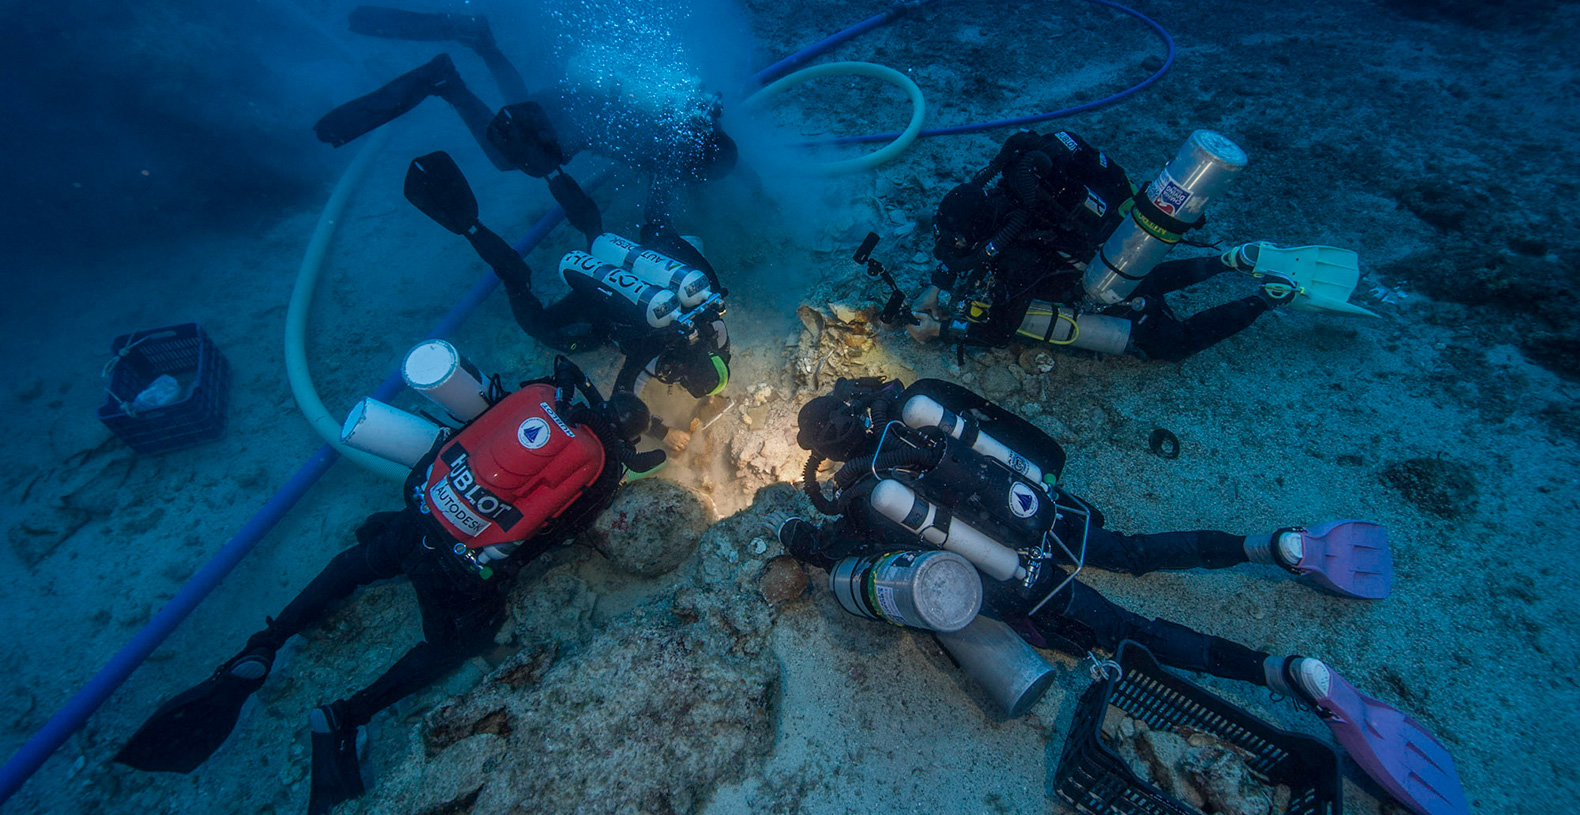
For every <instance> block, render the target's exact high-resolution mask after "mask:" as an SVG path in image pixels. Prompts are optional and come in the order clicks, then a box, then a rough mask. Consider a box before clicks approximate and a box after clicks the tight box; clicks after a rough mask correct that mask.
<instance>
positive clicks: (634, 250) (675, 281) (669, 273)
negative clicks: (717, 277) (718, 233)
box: [591, 232, 712, 308]
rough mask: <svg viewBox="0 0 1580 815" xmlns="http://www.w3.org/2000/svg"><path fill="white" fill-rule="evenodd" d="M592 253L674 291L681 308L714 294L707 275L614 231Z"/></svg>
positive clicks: (596, 242) (594, 244)
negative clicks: (709, 286)
mask: <svg viewBox="0 0 1580 815" xmlns="http://www.w3.org/2000/svg"><path fill="white" fill-rule="evenodd" d="M591 253H592V255H593V256H594V257H596V258H598V259H599V260H601V261H603V262H604V263H608V264H610V265H612V266H618V267H620V268H622V269H626V270H627V271H630V272H631V273H632V274H634V275H636V276H637V277H639V278H641V279H642V282H644V283H647V284H649V285H652V286H658V287H659V288H664V289H669V290H670V291H672V292H674V293H675V296H676V297H677V298H679V300H680V307H681V308H691V307H692V306H695V305H697V304H698V303H700V302H702V301H703V300H706V299H707V298H708V295H709V294H711V293H712V292H711V291H710V289H709V288H708V275H707V273H706V272H704V271H702V270H701V269H697V268H694V267H691V266H687V265H686V264H684V263H681V262H680V261H678V260H675V259H674V258H672V257H670V256H668V255H666V254H663V253H662V252H659V251H657V250H655V249H647V248H644V247H642V246H640V245H638V244H637V243H636V242H635V241H631V240H627V239H625V238H622V237H620V236H619V235H616V234H614V233H613V232H605V233H603V234H602V235H599V236H598V237H596V238H594V239H593V242H592V247H591Z"/></svg>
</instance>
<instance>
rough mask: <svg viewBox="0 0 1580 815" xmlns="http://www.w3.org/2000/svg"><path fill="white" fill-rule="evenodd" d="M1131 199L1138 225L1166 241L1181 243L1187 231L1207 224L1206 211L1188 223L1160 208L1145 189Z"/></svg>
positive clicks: (1132, 214) (1133, 214)
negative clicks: (1194, 220)
mask: <svg viewBox="0 0 1580 815" xmlns="http://www.w3.org/2000/svg"><path fill="white" fill-rule="evenodd" d="M1130 200H1131V202H1132V204H1133V208H1132V209H1131V211H1130V215H1131V217H1132V218H1134V219H1135V221H1136V225H1137V226H1139V227H1141V228H1142V229H1144V230H1146V232H1147V234H1149V235H1151V236H1152V237H1154V238H1157V239H1158V240H1160V241H1163V242H1164V243H1179V242H1180V239H1181V238H1183V237H1184V236H1185V233H1186V232H1189V231H1191V230H1192V229H1200V228H1201V227H1203V226H1206V225H1207V216H1206V214H1205V213H1204V214H1203V215H1202V216H1201V217H1200V218H1197V219H1196V222H1195V223H1186V222H1185V221H1181V220H1180V219H1178V218H1175V217H1174V216H1173V215H1170V214H1168V213H1167V212H1164V211H1163V210H1161V209H1158V205H1157V204H1154V203H1152V199H1151V198H1148V197H1147V194H1146V191H1145V190H1141V191H1138V192H1136V194H1135V196H1133V197H1132V198H1131V199H1130Z"/></svg>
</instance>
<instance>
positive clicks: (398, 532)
mask: <svg viewBox="0 0 1580 815" xmlns="http://www.w3.org/2000/svg"><path fill="white" fill-rule="evenodd" d="M442 444H443V442H442V441H441V442H440V443H439V444H436V445H435V447H434V450H433V451H430V452H429V454H428V455H427V456H425V457H424V458H423V460H422V461H420V462H418V463H417V466H416V467H414V468H413V470H412V473H411V475H410V476H408V477H407V479H406V486H405V490H406V495H407V506H406V507H405V508H404V509H401V510H397V511H394V512H379V513H375V514H373V515H370V516H368V518H367V520H365V521H363V522H362V525H361V526H359V527H357V531H356V537H357V542H356V544H355V545H353V546H351V547H350V548H348V549H345V550H344V551H342V552H340V553H339V554H338V555H335V557H334V559H332V560H330V561H329V565H327V566H325V567H324V569H323V571H321V572H319V573H318V576H317V577H315V578H313V580H312V582H310V583H308V584H307V587H306V588H304V589H302V591H301V593H299V594H298V595H297V596H296V598H295V599H294V600H292V601H291V602H290V603H289V604H287V605H286V607H285V608H284V610H282V611H281V612H280V614H279V616H277V617H274V618H272V619H271V620H270V623H269V627H268V628H266V629H264V630H263V631H261V632H259V633H258V634H255V635H254V636H253V637H252V639H250V640H249V641H248V649H249V650H256V649H259V648H262V649H266V650H268V651H270V652H272V651H275V650H278V649H279V648H280V647H281V646H283V645H284V644H285V642H286V640H288V639H290V638H291V637H292V636H295V635H296V634H300V633H301V632H302V631H304V630H306V629H307V628H309V627H311V626H313V625H316V624H317V623H319V622H320V621H321V620H323V618H324V616H325V615H326V614H328V613H329V611H330V610H331V609H333V607H334V606H335V604H336V603H338V602H339V601H341V600H344V599H345V598H347V597H350V596H351V594H352V593H353V592H355V591H356V590H357V589H358V588H360V587H362V586H366V585H369V584H371V583H376V582H379V581H381V580H389V579H393V578H396V577H400V576H402V575H404V576H405V577H406V579H407V580H409V581H410V582H411V587H412V589H413V590H414V591H415V592H416V594H417V607H418V609H419V610H420V611H421V612H422V631H423V640H422V641H421V642H419V643H417V644H416V645H415V646H413V647H412V648H411V649H410V650H408V651H407V652H406V653H405V654H404V655H403V656H402V657H401V658H400V659H399V660H397V661H396V662H395V664H394V665H391V666H390V668H389V669H388V670H386V671H385V672H384V673H383V674H382V675H381V676H379V678H378V679H376V680H374V681H373V684H371V685H369V686H368V687H366V688H364V689H363V690H361V691H358V692H357V693H355V694H353V695H352V696H351V697H350V698H348V699H345V700H342V702H341V704H342V705H343V707H342V710H343V711H344V714H345V716H346V720H347V722H349V723H350V724H352V725H362V724H366V723H367V722H368V720H369V719H371V718H372V717H373V715H374V714H375V713H378V712H379V711H381V710H383V709H384V708H387V707H389V706H390V705H392V704H394V703H396V702H398V701H400V700H401V699H403V698H405V697H406V696H408V695H410V694H412V693H415V692H416V691H419V690H422V689H423V688H425V687H427V686H428V685H430V684H432V683H433V682H434V681H436V680H438V679H439V678H441V677H443V676H444V675H445V674H447V673H449V672H450V671H452V670H454V669H455V668H457V667H459V666H460V665H461V663H463V662H465V661H466V660H468V659H471V658H472V657H474V656H477V655H478V654H480V653H482V652H484V651H485V650H487V649H488V648H489V647H490V646H491V645H493V641H494V634H495V633H496V632H498V630H499V627H500V625H501V624H503V623H504V621H505V617H506V615H507V604H506V601H507V598H508V595H509V592H510V587H511V583H512V582H513V578H514V577H515V575H516V573H517V572H519V571H520V569H521V568H522V567H523V566H524V565H526V564H527V563H528V562H529V561H531V560H532V559H534V558H536V557H537V556H539V555H541V554H542V553H543V552H545V551H547V550H548V549H549V548H550V547H552V546H553V545H555V544H557V543H560V542H563V541H564V540H566V539H568V537H569V536H570V535H571V534H574V532H575V530H574V529H566V528H560V529H558V530H557V531H556V532H553V533H549V534H540V535H539V536H537V537H535V538H533V539H531V540H528V541H526V542H524V543H522V544H521V545H520V546H519V547H518V548H517V549H516V550H515V551H514V552H513V553H512V554H511V555H510V557H509V558H508V559H506V560H504V561H503V562H502V563H499V564H497V565H496V567H495V568H494V570H493V574H492V575H491V576H490V577H488V578H484V577H483V576H482V575H481V574H480V573H479V572H478V571H477V570H476V569H475V568H473V567H472V566H471V565H470V564H468V563H467V562H466V561H464V560H463V559H462V558H461V557H460V556H458V555H456V554H454V553H453V552H452V551H451V547H453V546H454V545H455V541H454V539H453V538H451V537H450V536H448V535H447V534H445V533H444V532H443V530H442V528H441V527H440V526H439V525H438V523H437V522H435V521H433V520H432V518H430V517H428V516H426V515H425V514H424V513H423V512H421V511H420V510H419V509H418V504H417V501H416V497H415V496H417V495H418V494H420V492H421V491H422V489H423V487H424V485H425V484H426V480H427V470H428V466H429V465H430V464H431V463H432V462H433V459H434V456H435V455H436V454H437V452H438V450H439V448H440V446H442ZM609 466H610V467H612V468H614V469H615V470H616V471H618V469H619V465H618V464H617V463H615V462H612V461H611V462H610V463H609ZM615 483H617V480H616V481H609V480H608V479H603V480H601V481H600V485H602V486H603V489H602V492H603V493H608V492H609V491H610V490H611V489H612V488H613V486H614V484H615ZM595 492H597V491H589V493H587V494H584V495H583V497H582V499H579V500H586V501H601V500H604V499H606V498H607V495H596V494H594V493H595ZM568 514H575V513H568Z"/></svg>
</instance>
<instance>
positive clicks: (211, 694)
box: [115, 656, 267, 773]
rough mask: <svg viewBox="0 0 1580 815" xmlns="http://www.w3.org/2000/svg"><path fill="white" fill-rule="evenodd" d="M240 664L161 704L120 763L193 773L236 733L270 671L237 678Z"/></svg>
mask: <svg viewBox="0 0 1580 815" xmlns="http://www.w3.org/2000/svg"><path fill="white" fill-rule="evenodd" d="M245 658H247V657H245V656H244V657H238V659H245ZM253 658H256V657H253ZM234 662H235V660H233V661H232V662H227V663H226V664H225V665H224V666H222V667H221V668H220V669H219V670H217V671H215V672H214V675H213V676H211V677H209V678H208V679H207V680H204V681H203V682H202V683H201V684H199V685H197V686H196V687H193V688H190V689H188V690H186V691H184V692H182V693H180V694H178V695H177V696H175V698H173V699H171V700H170V701H168V702H166V703H165V704H164V705H163V706H161V707H160V708H159V710H157V711H155V712H154V715H153V716H150V717H149V718H148V721H146V722H144V723H143V726H142V727H140V728H138V729H137V732H136V733H133V734H132V737H131V738H130V739H128V740H127V742H126V744H125V746H123V747H122V748H121V750H120V752H118V753H116V754H115V761H116V762H118V763H121V764H125V765H126V766H128V767H134V768H136V769H139V770H145V771H148V772H166V773H189V772H192V771H193V770H195V769H197V768H198V767H199V766H200V765H202V764H203V762H205V761H207V760H208V757H209V756H211V755H213V754H214V751H215V750H218V749H219V747H220V745H222V744H224V743H225V739H227V738H229V737H230V732H231V731H232V730H234V729H235V728H236V720H237V719H238V718H239V717H240V716H241V706H242V705H244V704H246V702H247V697H249V696H251V695H252V693H253V691H256V690H257V689H258V688H259V687H261V686H262V685H263V681H264V679H265V678H266V677H267V672H265V675H264V676H260V677H258V678H256V679H243V678H240V677H237V676H235V675H233V674H232V673H231V670H230V669H231V667H232V665H233V664H234Z"/></svg>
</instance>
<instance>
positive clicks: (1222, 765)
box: [1099, 705, 1291, 815]
mask: <svg viewBox="0 0 1580 815" xmlns="http://www.w3.org/2000/svg"><path fill="white" fill-rule="evenodd" d="M1099 732H1100V733H1101V734H1102V738H1103V741H1105V742H1106V743H1107V744H1108V745H1109V746H1110V747H1112V748H1113V750H1114V752H1115V753H1116V754H1118V756H1119V757H1120V759H1121V760H1123V761H1124V762H1125V766H1127V767H1129V768H1130V771H1131V772H1132V773H1134V774H1135V775H1136V777H1137V778H1139V779H1142V780H1144V781H1146V782H1148V783H1151V784H1152V785H1154V786H1156V787H1157V788H1158V789H1160V790H1162V791H1163V792H1164V793H1165V794H1167V795H1169V796H1171V797H1173V798H1175V799H1177V800H1179V801H1181V802H1184V803H1185V804H1188V805H1189V806H1191V807H1194V808H1195V809H1197V810H1199V811H1202V812H1210V813H1223V815H1269V813H1272V814H1273V815H1282V813H1284V812H1286V811H1288V807H1289V800H1290V795H1291V791H1290V789H1289V788H1288V787H1286V786H1278V787H1274V786H1273V785H1272V784H1270V783H1269V781H1268V779H1266V778H1264V777H1262V776H1260V775H1258V774H1257V773H1256V772H1255V771H1254V770H1252V769H1251V764H1250V762H1251V761H1252V760H1253V759H1254V757H1253V756H1252V755H1251V754H1250V753H1247V752H1246V751H1245V750H1242V749H1241V748H1239V747H1238V746H1236V745H1234V744H1231V743H1229V742H1226V741H1224V740H1222V739H1220V738H1218V737H1217V736H1214V735H1212V734H1210V733H1204V732H1201V731H1198V730H1195V729H1193V728H1191V727H1188V726H1185V725H1180V726H1178V727H1175V728H1166V729H1165V728H1156V729H1155V728H1151V727H1148V726H1147V724H1146V722H1144V721H1141V720H1139V719H1134V718H1131V717H1130V715H1129V714H1127V713H1126V712H1125V711H1124V710H1123V709H1121V708H1119V707H1116V706H1114V705H1109V706H1108V708H1107V709H1106V710H1105V711H1104V713H1103V722H1102V725H1101V727H1100V728H1099Z"/></svg>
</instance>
